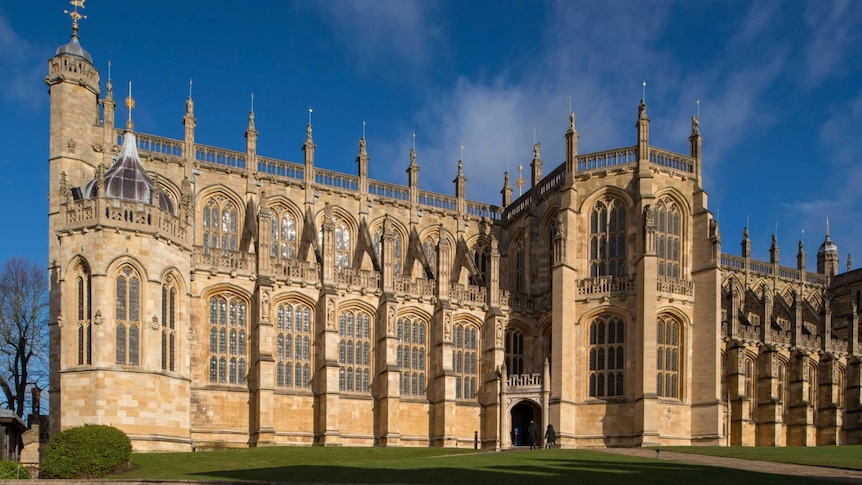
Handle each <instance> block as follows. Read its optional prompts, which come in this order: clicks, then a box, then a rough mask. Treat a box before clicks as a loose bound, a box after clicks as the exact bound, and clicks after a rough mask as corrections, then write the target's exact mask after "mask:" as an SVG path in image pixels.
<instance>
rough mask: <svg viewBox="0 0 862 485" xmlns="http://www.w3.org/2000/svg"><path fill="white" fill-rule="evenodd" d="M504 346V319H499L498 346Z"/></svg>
mask: <svg viewBox="0 0 862 485" xmlns="http://www.w3.org/2000/svg"><path fill="white" fill-rule="evenodd" d="M502 346H503V321H502V320H497V347H502Z"/></svg>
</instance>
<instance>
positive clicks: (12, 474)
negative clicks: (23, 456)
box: [0, 461, 30, 480]
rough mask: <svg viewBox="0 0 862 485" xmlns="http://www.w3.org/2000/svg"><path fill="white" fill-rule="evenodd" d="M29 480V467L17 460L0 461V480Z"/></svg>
mask: <svg viewBox="0 0 862 485" xmlns="http://www.w3.org/2000/svg"><path fill="white" fill-rule="evenodd" d="M15 479H21V480H29V479H30V473H29V472H28V471H27V468H25V467H23V466H21V464H20V463H18V462H17V461H0V480H15Z"/></svg>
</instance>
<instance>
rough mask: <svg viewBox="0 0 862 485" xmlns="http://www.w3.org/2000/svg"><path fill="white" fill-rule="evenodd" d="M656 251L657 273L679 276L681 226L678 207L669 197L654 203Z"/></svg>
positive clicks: (672, 276) (673, 276)
mask: <svg viewBox="0 0 862 485" xmlns="http://www.w3.org/2000/svg"><path fill="white" fill-rule="evenodd" d="M655 215H656V253H657V255H658V274H659V276H668V277H671V278H679V277H680V276H679V275H680V272H679V268H680V246H681V245H682V239H681V234H682V227H681V216H680V210H679V207H678V206H677V205H676V203H675V202H673V201H672V200H670V199H661V200H659V201H658V203H657V204H656V208H655Z"/></svg>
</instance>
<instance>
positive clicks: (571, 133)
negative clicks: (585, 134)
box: [566, 111, 578, 179]
mask: <svg viewBox="0 0 862 485" xmlns="http://www.w3.org/2000/svg"><path fill="white" fill-rule="evenodd" d="M577 156H578V132H577V130H575V112H574V111H571V112H569V129H568V130H567V131H566V173H567V174H568V175H566V178H567V179H571V178H573V177H574V173H575V168H576V167H575V159H576V158H577Z"/></svg>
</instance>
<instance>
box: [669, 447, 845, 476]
mask: <svg viewBox="0 0 862 485" xmlns="http://www.w3.org/2000/svg"><path fill="white" fill-rule="evenodd" d="M661 449H662V450H663V451H678V452H680V453H694V454H698V455H711V456H726V457H730V458H743V459H746V460H761V461H776V462H779V463H795V464H798V465H815V466H830V467H834V468H847V469H851V470H862V446H858V445H857V446H816V447H815V446H811V447H802V446H790V447H787V448H771V447H766V446H764V447H758V448H752V447H730V448H727V447H719V446H703V447H701V446H691V447H689V446H664V447H662V448H661Z"/></svg>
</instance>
